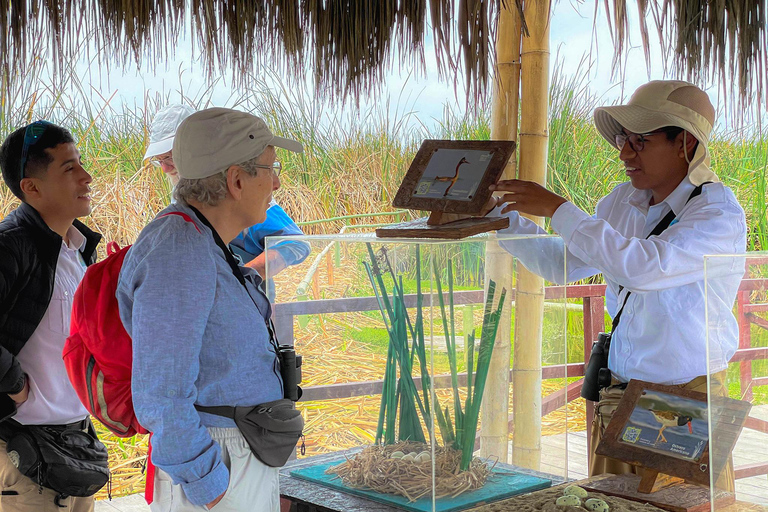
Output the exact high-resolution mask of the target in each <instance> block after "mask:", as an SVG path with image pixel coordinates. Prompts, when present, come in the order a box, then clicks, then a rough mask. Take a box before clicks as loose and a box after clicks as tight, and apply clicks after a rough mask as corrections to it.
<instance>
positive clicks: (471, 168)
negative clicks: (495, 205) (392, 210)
mask: <svg viewBox="0 0 768 512" xmlns="http://www.w3.org/2000/svg"><path fill="white" fill-rule="evenodd" d="M514 151H515V142H514V141H511V140H425V141H424V142H423V143H422V144H421V147H420V148H419V151H418V152H417V153H416V156H415V157H414V158H413V162H411V166H410V167H409V168H408V172H407V173H406V174H405V177H404V178H403V183H402V184H401V185H400V188H399V189H398V191H397V194H396V195H395V199H394V200H393V201H392V205H393V206H395V207H396V208H406V209H409V210H427V211H440V212H446V213H465V214H468V215H479V214H480V212H481V210H482V208H483V205H485V203H486V201H488V199H489V198H490V197H491V191H490V190H489V189H488V187H489V186H490V185H491V184H493V183H496V181H498V179H499V177H501V173H502V172H503V171H504V167H505V166H506V165H507V161H508V160H509V158H510V156H512V153H513V152H514ZM448 153H450V154H452V155H453V157H452V158H453V160H451V157H449V158H448V160H446V159H445V158H444V157H445V156H446V155H447V154H448ZM479 153H483V156H482V157H481V158H482V161H483V163H482V164H481V163H480V162H479V161H477V159H478V158H480V157H479V155H478V154H479ZM463 155H465V156H466V157H467V158H468V159H469V161H467V160H466V159H465V158H461V157H462V156H463ZM433 158H434V160H433ZM460 161H463V162H464V163H465V164H467V165H466V166H464V167H461V171H460V169H459V166H460V165H461V164H460ZM438 162H441V163H440V164H438ZM443 163H444V164H445V168H443V166H442V164H443ZM457 163H459V165H457ZM436 164H438V167H440V174H441V175H442V176H440V177H434V178H429V176H432V175H433V174H434V172H433V171H434V170H435V168H436V167H435V165H436ZM483 166H486V167H485V169H482V167H483ZM454 172H455V176H454V179H449V177H450V176H451V175H453V174H454ZM432 180H440V181H434V182H433V181H432ZM457 180H460V181H457ZM448 181H450V182H453V183H451V184H452V185H457V187H463V188H465V189H466V193H467V196H466V197H458V196H456V195H455V194H453V193H451V194H448V190H445V193H446V194H448V195H444V194H443V189H444V188H445V187H446V186H447V185H448V183H447V182H448ZM432 183H434V184H435V187H436V190H435V192H432V191H428V192H426V193H424V192H423V191H420V186H421V185H424V186H426V188H430V187H431V184H432ZM441 184H444V185H441ZM462 184H463V185H462ZM457 189H458V188H455V189H454V190H457Z"/></svg>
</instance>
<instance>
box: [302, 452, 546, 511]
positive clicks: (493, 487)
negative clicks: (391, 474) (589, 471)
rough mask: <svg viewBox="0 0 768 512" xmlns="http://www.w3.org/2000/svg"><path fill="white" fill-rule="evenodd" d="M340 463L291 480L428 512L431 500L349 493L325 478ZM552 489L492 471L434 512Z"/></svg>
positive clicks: (536, 479) (333, 477) (338, 481)
mask: <svg viewBox="0 0 768 512" xmlns="http://www.w3.org/2000/svg"><path fill="white" fill-rule="evenodd" d="M341 462H342V461H341V460H338V461H334V462H327V463H323V464H318V465H315V466H310V467H307V468H302V469H295V470H293V471H291V476H292V477H294V478H301V479H302V480H308V481H310V482H314V483H317V484H320V485H324V486H326V487H331V488H333V489H336V490H339V491H342V492H346V493H349V494H354V495H356V496H362V497H363V498H368V499H369V500H373V501H377V502H379V503H384V504H386V505H390V506H393V507H397V508H401V509H403V510H409V511H411V512H431V511H432V497H431V496H430V497H428V498H422V499H420V500H417V501H414V502H412V503H411V502H409V501H408V499H407V498H404V497H402V496H395V495H394V494H383V493H380V492H375V491H370V490H364V489H352V488H350V487H347V486H345V485H344V484H343V483H341V479H340V478H338V477H337V476H336V475H327V474H325V470H326V469H328V468H329V467H331V466H335V465H337V464H340V463H341ZM551 485H552V480H548V479H546V478H539V477H535V476H530V475H524V474H522V473H514V472H510V471H508V470H505V469H496V468H494V469H493V471H492V474H491V476H490V477H489V478H488V481H487V482H486V483H485V485H484V486H483V487H482V488H481V489H477V490H475V491H469V492H465V493H464V494H461V495H460V496H457V497H455V498H450V497H447V498H441V499H439V500H436V501H435V510H436V511H438V512H452V511H455V510H464V509H467V508H470V507H474V506H477V505H482V504H483V503H490V502H492V501H498V500H503V499H505V498H510V497H512V496H517V495H518V494H524V493H527V492H533V491H538V490H540V489H546V488H547V487H550V486H551Z"/></svg>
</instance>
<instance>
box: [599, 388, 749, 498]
mask: <svg viewBox="0 0 768 512" xmlns="http://www.w3.org/2000/svg"><path fill="white" fill-rule="evenodd" d="M641 402H642V403H641ZM712 402H713V403H714V404H716V406H717V407H718V409H719V410H720V411H721V413H720V414H718V417H717V418H716V419H715V420H716V422H715V424H714V428H715V430H716V431H717V432H718V447H720V448H725V449H727V451H726V452H725V453H718V454H717V457H716V459H717V463H718V467H715V468H710V467H709V459H710V457H709V452H710V446H709V440H708V437H709V434H707V433H706V430H705V432H704V435H705V436H706V441H703V440H702V437H703V436H702V432H701V430H699V432H698V433H696V434H694V427H693V425H694V422H696V424H697V425H698V426H699V427H698V428H702V426H705V425H707V422H706V417H707V394H706V393H700V392H697V391H690V390H686V389H681V388H679V387H677V386H664V385H661V384H653V383H650V382H644V381H640V380H632V381H630V382H629V384H628V385H627V388H626V390H625V391H624V395H623V397H622V399H621V401H620V402H619V406H618V407H617V409H616V411H615V412H614V414H613V417H612V418H611V421H610V422H609V424H608V426H607V427H606V430H605V434H604V435H603V438H602V440H601V441H600V444H599V445H598V446H597V449H596V453H597V454H598V455H603V456H606V457H611V458H614V459H618V460H621V461H624V462H626V463H628V464H631V465H633V466H638V467H641V468H643V472H642V477H640V476H638V475H631V474H626V475H616V476H613V477H609V478H605V479H601V480H598V481H595V482H594V483H593V484H591V485H589V486H588V487H587V489H588V490H592V491H594V492H601V493H604V494H609V495H614V496H620V497H623V498H626V499H629V500H635V501H644V502H648V503H650V504H652V505H654V506H656V507H659V508H661V509H664V510H669V511H672V512H698V511H704V510H709V509H710V490H709V483H710V470H711V469H714V471H713V473H714V475H715V481H717V479H718V478H719V476H720V475H721V474H722V472H723V470H724V469H725V466H726V464H727V460H728V459H729V457H728V455H729V454H730V453H731V452H732V451H733V448H734V446H735V445H736V441H737V439H738V437H739V434H740V433H741V429H742V427H743V425H744V422H745V421H746V419H747V416H748V415H749V410H750V408H751V407H752V406H751V404H749V403H748V402H744V401H741V400H734V399H730V398H725V397H713V398H712ZM649 418H652V419H651V420H650V421H652V422H654V424H655V425H658V427H653V428H649V427H648V426H647V425H648V424H649V422H648V419H649ZM686 420H687V421H686ZM686 424H687V425H688V429H689V432H690V435H686V434H688V432H685V430H684V429H681V428H679V427H683V426H685V425H686ZM667 428H669V430H666V429H667ZM705 428H708V427H705ZM644 430H645V431H646V432H645V434H644V433H643V431H644ZM681 430H682V432H680V431H681ZM665 431H666V432H667V434H666V435H667V436H670V437H672V436H673V435H674V438H675V441H674V442H673V443H669V442H668V441H667V439H666V437H665V436H664V432H665ZM656 432H658V434H657V436H656V441H655V442H652V440H653V435H654V434H656ZM659 439H662V440H663V442H661V446H659V444H658V443H659V442H660V441H659ZM649 440H650V441H649ZM702 443H703V444H702ZM688 452H690V453H688ZM680 453H684V456H682V455H680ZM733 501H735V496H734V494H733V493H730V492H727V491H724V490H716V492H715V503H716V505H718V506H721V505H722V506H725V505H727V504H729V503H732V502H733Z"/></svg>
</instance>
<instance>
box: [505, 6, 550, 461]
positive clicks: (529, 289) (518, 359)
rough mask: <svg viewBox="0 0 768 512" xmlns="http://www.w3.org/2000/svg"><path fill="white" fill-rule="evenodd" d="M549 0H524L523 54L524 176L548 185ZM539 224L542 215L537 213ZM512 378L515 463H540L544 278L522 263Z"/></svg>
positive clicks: (521, 145) (519, 275)
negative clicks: (524, 266)
mask: <svg viewBox="0 0 768 512" xmlns="http://www.w3.org/2000/svg"><path fill="white" fill-rule="evenodd" d="M549 8H550V0H526V1H525V5H524V11H523V15H524V17H525V20H526V25H527V27H528V30H529V36H528V37H524V38H523V44H522V46H523V51H522V54H521V58H520V60H521V71H520V74H521V90H520V93H521V96H522V102H521V110H522V112H521V116H520V152H519V155H520V173H519V176H520V179H523V180H530V181H535V182H537V183H540V184H542V185H543V184H546V181H547V143H548V139H549V131H548V128H547V122H548V117H547V109H548V104H549V14H550V9H549ZM533 220H535V221H536V222H537V223H539V224H540V225H541V224H542V223H543V219H541V218H534V219H533ZM516 306H517V308H516V313H515V347H514V356H515V357H514V370H515V371H514V372H513V373H514V375H513V378H512V381H513V403H512V408H513V413H514V443H513V451H512V461H513V464H515V465H518V466H523V467H527V468H531V469H539V467H540V464H541V329H542V323H543V316H544V314H543V313H544V281H543V279H542V278H540V277H539V276H537V275H535V274H532V273H531V272H528V271H527V270H526V269H525V268H523V267H522V266H518V280H517V297H516Z"/></svg>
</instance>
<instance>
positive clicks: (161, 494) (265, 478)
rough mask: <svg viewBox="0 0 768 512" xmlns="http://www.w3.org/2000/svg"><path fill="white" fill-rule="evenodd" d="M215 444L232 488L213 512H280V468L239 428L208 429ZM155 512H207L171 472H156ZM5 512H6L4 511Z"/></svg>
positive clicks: (158, 469)
mask: <svg viewBox="0 0 768 512" xmlns="http://www.w3.org/2000/svg"><path fill="white" fill-rule="evenodd" d="M208 432H210V434H211V437H212V438H213V440H214V442H216V443H218V444H219V446H221V459H222V460H223V461H224V464H225V465H226V466H227V468H228V469H229V487H228V488H227V492H226V493H225V494H224V497H223V498H222V499H221V501H220V502H218V503H217V504H216V505H215V506H214V507H213V508H212V509H211V512H251V511H254V512H255V511H258V512H280V486H279V480H278V468H272V467H269V466H267V465H266V464H263V463H262V462H261V461H260V460H259V459H257V458H256V457H255V456H254V455H253V453H251V449H250V448H249V447H248V443H247V442H246V440H245V438H244V437H243V435H242V434H241V433H240V431H239V430H238V429H236V428H214V427H209V428H208ZM154 492H155V494H154V499H153V501H152V505H151V507H150V508H151V509H152V512H204V511H207V510H208V508H207V507H206V506H205V505H193V504H192V503H191V502H190V501H189V500H188V499H187V496H186V495H185V494H184V490H183V489H182V487H181V485H176V484H174V483H173V480H171V477H170V476H168V473H166V472H165V471H162V470H161V469H160V468H156V469H155V491H154ZM2 512H5V510H3V511H2Z"/></svg>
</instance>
